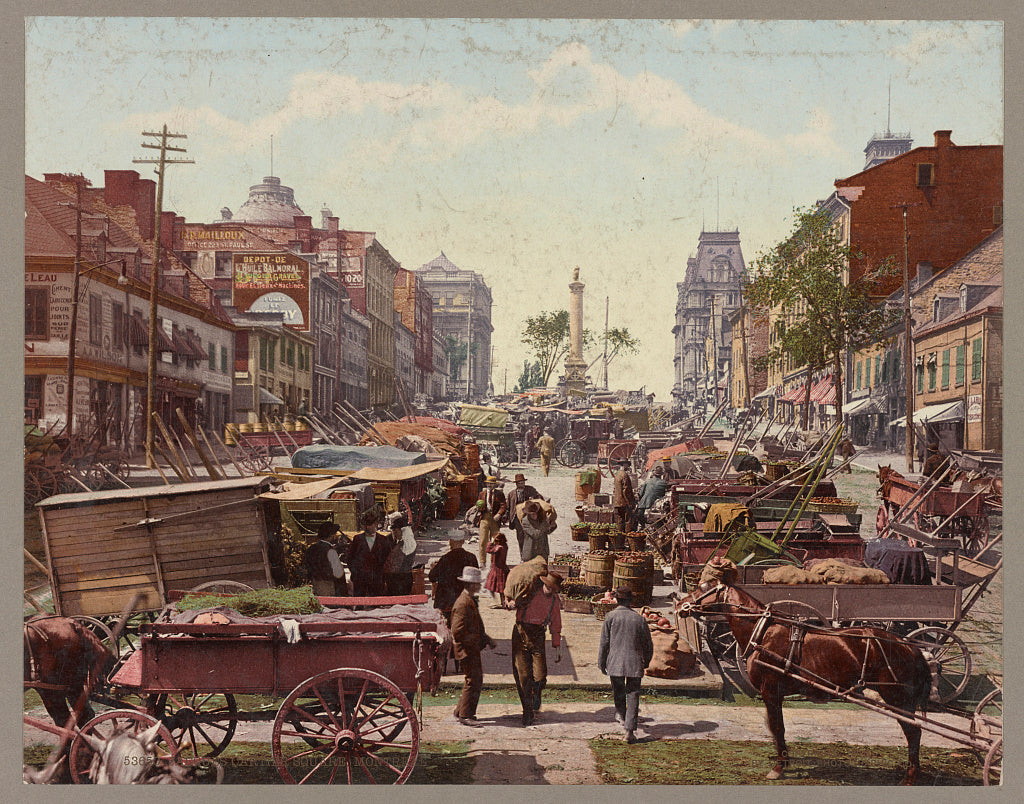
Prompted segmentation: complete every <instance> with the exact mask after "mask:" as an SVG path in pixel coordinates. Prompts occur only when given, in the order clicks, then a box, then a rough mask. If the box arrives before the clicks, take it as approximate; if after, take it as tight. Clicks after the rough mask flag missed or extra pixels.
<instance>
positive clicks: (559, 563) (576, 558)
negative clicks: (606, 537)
mask: <svg viewBox="0 0 1024 804" xmlns="http://www.w3.org/2000/svg"><path fill="white" fill-rule="evenodd" d="M582 565H583V556H582V555H580V554H579V553H559V554H557V555H554V556H552V557H551V561H550V562H549V563H548V569H549V570H553V571H554V572H557V573H558V574H559V575H561V576H562V577H563V578H579V577H580V568H581V566H582ZM559 568H563V569H565V570H566V572H560V571H559Z"/></svg>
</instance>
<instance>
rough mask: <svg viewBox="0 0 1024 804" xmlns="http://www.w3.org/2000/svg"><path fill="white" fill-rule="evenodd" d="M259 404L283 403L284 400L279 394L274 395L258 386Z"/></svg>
mask: <svg viewBox="0 0 1024 804" xmlns="http://www.w3.org/2000/svg"><path fill="white" fill-rule="evenodd" d="M260 404H261V405H283V404H284V400H283V399H281V397H279V396H274V395H273V394H272V393H270V391H268V390H267V389H266V388H264V387H263V386H262V385H261V386H260Z"/></svg>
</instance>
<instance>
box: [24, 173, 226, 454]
mask: <svg viewBox="0 0 1024 804" xmlns="http://www.w3.org/2000/svg"><path fill="white" fill-rule="evenodd" d="M75 206H80V207H81V210H82V212H81V238H80V240H79V238H78V222H77V219H76V218H77V213H76V211H75V209H74V207H75ZM155 209H156V185H155V182H153V181H152V180H149V179H140V178H139V174H138V173H136V172H135V171H132V170H108V171H105V173H104V186H103V187H92V186H89V183H88V181H87V180H85V179H84V177H79V176H70V175H65V174H60V173H48V174H45V176H44V180H43V181H38V180H37V179H33V178H31V177H29V176H26V177H25V289H24V292H25V421H26V423H31V424H36V425H39V426H42V427H44V428H46V427H48V426H51V425H61V424H63V423H65V422H66V419H67V405H68V391H69V383H68V374H69V373H71V372H70V371H69V369H71V368H72V366H73V374H74V392H73V399H72V408H73V412H72V417H73V420H74V426H75V432H76V433H78V432H89V433H93V434H95V435H96V436H97V439H98V440H99V441H100V442H101V443H117V444H119V445H120V446H122V448H124V449H128V450H134V449H135V447H136V446H138V445H141V444H142V443H144V441H145V432H146V422H145V414H146V401H147V400H146V397H147V380H148V364H149V321H150V299H149V296H150V277H151V275H152V260H153V237H154V234H155V220H154V211H155ZM165 216H166V217H167V219H168V223H169V221H170V220H173V218H174V213H173V212H168V213H165ZM170 233H171V227H170V225H167V226H165V227H163V231H162V238H161V239H162V240H164V248H163V249H162V250H161V270H160V274H159V287H158V290H157V332H156V336H157V344H156V357H157V361H156V377H155V398H154V400H153V401H154V409H155V411H156V412H157V413H158V414H159V415H160V417H161V418H162V419H163V421H164V422H165V423H166V424H167V425H168V426H169V427H170V428H172V429H173V430H175V431H179V432H180V430H181V425H180V423H179V421H178V418H177V416H176V414H175V411H176V410H178V409H181V410H182V412H183V413H184V415H185V417H186V419H187V420H188V421H189V423H190V425H193V426H194V425H196V424H199V425H201V426H203V427H207V428H213V429H217V430H220V429H222V428H223V426H224V424H225V423H226V422H227V421H230V415H231V393H232V366H233V364H234V339H235V327H234V326H233V324H232V323H231V320H230V318H229V317H228V315H227V313H226V311H225V310H224V308H223V306H222V305H221V304H220V302H219V301H218V299H217V298H216V295H215V294H214V291H213V289H212V288H211V287H210V285H209V284H208V283H206V282H204V281H203V279H202V278H201V277H199V276H198V275H197V274H196V273H195V272H193V271H191V270H190V269H189V268H188V266H187V265H186V264H185V263H183V262H182V261H181V260H180V259H178V258H177V257H176V256H175V254H174V253H173V251H172V250H171V249H170V248H169V246H170V241H171V237H170ZM76 253H77V256H78V258H79V272H78V277H79V279H78V293H77V299H76V298H73V295H74V291H73V288H74V284H75V278H74V277H75V261H76ZM122 265H123V269H122ZM72 318H74V339H73V343H74V349H73V350H72V349H71V348H69V344H70V343H71V342H72V338H71V333H72ZM72 358H73V359H72Z"/></svg>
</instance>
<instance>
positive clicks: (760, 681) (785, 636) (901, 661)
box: [676, 562, 932, 785]
mask: <svg viewBox="0 0 1024 804" xmlns="http://www.w3.org/2000/svg"><path fill="white" fill-rule="evenodd" d="M730 563H731V562H730ZM735 572H736V570H735V566H732V567H731V569H729V568H727V569H726V570H725V571H723V573H722V580H721V582H719V583H717V584H715V583H714V582H708V583H704V584H702V585H701V587H700V588H699V589H698V590H697V591H695V592H693V593H691V594H689V595H687V596H686V597H683V598H682V599H680V600H679V601H678V603H677V605H676V611H677V612H678V613H679V614H680V615H687V614H697V615H699V614H702V613H712V612H713V613H716V614H717V613H724V614H725V616H726V620H727V621H728V623H729V626H730V628H731V629H732V632H733V636H735V637H736V642H737V644H738V645H739V646H740V649H741V650H742V651H743V653H744V655H745V656H749V658H748V659H747V673H748V675H749V677H750V681H751V683H752V684H753V686H754V687H755V688H756V689H757V690H758V691H759V692H760V694H761V698H762V699H763V700H764V706H765V712H766V717H767V722H768V729H769V730H770V731H771V733H772V740H773V742H774V743H775V752H776V757H775V765H774V767H773V768H772V770H771V772H770V773H769V774H768V778H769V779H779V778H781V777H782V775H783V772H784V771H785V769H786V767H787V766H788V765H789V754H788V751H787V749H786V727H785V724H784V723H783V719H782V700H783V698H785V696H787V695H794V694H804V695H808V696H810V697H812V698H817V699H821V698H822V697H823V696H824V697H834V696H833V695H831V693H832V692H849V693H853V694H856V693H857V692H859V691H862V690H864V689H871V690H874V691H875V692H877V693H878V695H879V696H881V698H882V700H883V701H884V702H885V704H887V705H888V706H889V707H890V708H891V709H893V710H900V711H901V712H903V713H907V714H909V715H912V714H913V713H914V712H916V711H917V710H919V709H920V710H922V711H923V708H924V705H925V703H926V702H927V700H928V695H929V692H930V690H931V684H932V677H931V671H930V670H929V668H928V664H927V662H926V661H925V658H924V656H923V655H922V654H921V651H920V650H918V649H917V648H916V647H914V646H912V645H910V644H908V643H907V642H905V641H903V640H900V639H899V638H897V637H896V636H894V635H893V634H891V633H889V632H888V631H885V630H882V629H880V628H868V627H860V628H839V629H831V628H815V627H813V626H801V625H799V624H797V623H796V622H795V621H793V620H785V619H782V618H779V619H776V618H773V617H772V616H771V613H770V611H766V609H765V607H764V606H762V605H761V604H760V603H759V602H758V601H756V600H755V599H754V598H752V597H751V596H750V595H748V594H746V593H745V592H743V591H742V590H739V589H736V588H735V587H733V586H731V585H730V583H731V581H732V580H733V578H734V577H735ZM794 630H796V631H798V632H800V631H803V635H802V639H800V638H799V637H800V634H799V633H798V634H796V635H795V638H794V634H793V632H794ZM755 631H756V632H757V633H755ZM900 727H901V728H902V729H903V733H904V735H906V738H907V753H908V759H909V766H908V768H907V772H906V775H905V777H904V779H903V784H908V785H909V784H914V783H915V781H916V779H917V775H918V772H919V771H920V767H921V763H920V748H921V727H920V726H917V725H915V724H913V723H908V722H905V721H904V720H900Z"/></svg>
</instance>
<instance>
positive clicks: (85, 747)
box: [68, 709, 177, 784]
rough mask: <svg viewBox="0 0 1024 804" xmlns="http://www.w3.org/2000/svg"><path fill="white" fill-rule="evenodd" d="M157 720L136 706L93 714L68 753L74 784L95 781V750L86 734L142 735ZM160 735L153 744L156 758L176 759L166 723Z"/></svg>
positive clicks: (103, 737) (99, 735)
mask: <svg viewBox="0 0 1024 804" xmlns="http://www.w3.org/2000/svg"><path fill="white" fill-rule="evenodd" d="M156 723H157V720H156V718H154V717H152V716H151V715H147V714H146V713H145V712H139V711H138V710H135V709H112V710H111V711H109V712H104V713H103V714H102V715H98V716H97V717H94V718H93V719H92V720H90V721H89V722H88V723H86V724H85V725H84V726H83V727H82V729H81V731H79V733H78V734H76V735H75V739H74V740H72V741H71V750H70V752H69V753H68V767H69V768H70V770H71V780H72V781H73V782H74V783H75V784H92V782H93V771H92V768H91V765H92V760H93V757H95V755H96V752H95V751H93V750H92V746H91V745H89V742H88V740H86V739H85V736H86V735H88V736H90V737H98V738H100V739H103V740H109V739H110V738H111V737H113V736H114V735H115V734H118V733H121V732H128V733H130V734H133V735H135V734H140V733H142V732H144V731H146V729H149V728H152V727H153V726H154V725H156ZM159 734H160V739H159V740H158V741H157V743H156V745H155V746H154V749H155V751H156V756H157V758H160V759H173V758H174V757H175V755H176V754H177V748H176V746H175V744H174V738H173V737H172V736H171V733H170V731H168V729H167V728H166V727H165V726H161V727H160V732H159ZM125 759H126V760H127V759H134V757H125Z"/></svg>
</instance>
